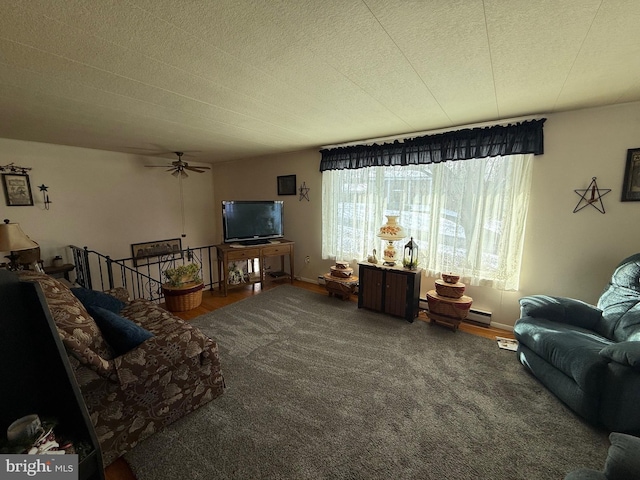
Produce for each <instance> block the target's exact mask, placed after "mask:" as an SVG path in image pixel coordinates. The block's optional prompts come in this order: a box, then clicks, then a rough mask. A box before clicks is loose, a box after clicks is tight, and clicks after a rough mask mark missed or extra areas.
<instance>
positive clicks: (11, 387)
mask: <svg viewBox="0 0 640 480" xmlns="http://www.w3.org/2000/svg"><path fill="white" fill-rule="evenodd" d="M0 311H1V312H2V322H1V323H2V335H0V378H2V396H1V397H0V406H1V407H2V408H0V438H1V439H3V440H6V436H5V435H6V431H7V427H8V426H9V425H10V424H11V423H12V422H13V421H14V420H17V419H18V418H21V417H24V416H25V415H30V414H37V415H38V416H39V417H40V418H41V419H43V420H46V419H50V420H51V419H55V420H56V421H57V426H56V427H55V429H54V433H55V434H56V436H57V437H58V438H60V437H64V438H67V439H69V440H72V441H73V442H74V444H75V445H76V447H79V446H81V445H82V446H84V447H85V448H86V449H87V450H88V451H89V453H88V454H87V455H86V456H81V457H79V464H78V470H79V472H78V473H79V475H78V478H79V479H80V480H88V479H92V480H94V479H104V471H103V464H102V454H101V452H100V446H99V444H98V440H97V437H96V435H95V431H94V429H93V425H92V424H91V420H90V419H89V414H88V412H87V408H86V406H85V404H84V400H83V398H82V395H81V393H80V388H79V387H78V384H77V383H76V379H75V376H74V375H73V372H72V371H71V366H70V365H69V359H68V358H67V353H66V351H65V349H64V346H63V345H62V341H61V340H60V337H59V336H58V333H57V330H56V327H55V324H54V321H53V318H52V317H51V313H50V312H49V308H48V307H47V304H46V300H45V299H44V296H43V294H42V291H41V290H40V286H39V285H37V284H35V283H31V282H21V281H19V280H18V278H17V277H16V276H15V275H14V274H13V273H11V272H8V271H6V270H0Z"/></svg>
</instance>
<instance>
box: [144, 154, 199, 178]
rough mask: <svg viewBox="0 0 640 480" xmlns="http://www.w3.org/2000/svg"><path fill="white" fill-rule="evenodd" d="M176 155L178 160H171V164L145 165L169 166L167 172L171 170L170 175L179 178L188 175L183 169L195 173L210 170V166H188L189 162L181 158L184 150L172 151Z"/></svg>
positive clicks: (155, 166)
mask: <svg viewBox="0 0 640 480" xmlns="http://www.w3.org/2000/svg"><path fill="white" fill-rule="evenodd" d="M173 153H175V154H176V155H177V156H178V160H175V161H173V162H171V165H145V167H151V168H157V167H160V168H167V167H169V169H168V170H167V172H171V175H173V176H174V177H178V176H179V177H180V178H187V177H188V176H189V175H187V172H185V170H189V171H190V172H197V173H204V171H205V170H210V169H211V167H201V166H198V167H190V166H189V164H188V163H187V162H185V161H183V160H182V155H184V152H173Z"/></svg>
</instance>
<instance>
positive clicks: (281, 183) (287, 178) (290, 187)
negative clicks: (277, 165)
mask: <svg viewBox="0 0 640 480" xmlns="http://www.w3.org/2000/svg"><path fill="white" fill-rule="evenodd" d="M295 194H296V176H295V175H282V176H279V177H278V195H295Z"/></svg>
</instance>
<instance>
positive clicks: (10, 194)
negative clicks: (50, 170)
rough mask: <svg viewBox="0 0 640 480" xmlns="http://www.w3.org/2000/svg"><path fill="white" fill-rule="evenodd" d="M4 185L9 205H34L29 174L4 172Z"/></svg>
mask: <svg viewBox="0 0 640 480" xmlns="http://www.w3.org/2000/svg"><path fill="white" fill-rule="evenodd" d="M2 186H3V187H4V197H5V200H6V201H7V205H8V206H9V207H18V206H29V205H33V195H32V194H31V184H30V183H29V175H23V174H20V173H3V174H2Z"/></svg>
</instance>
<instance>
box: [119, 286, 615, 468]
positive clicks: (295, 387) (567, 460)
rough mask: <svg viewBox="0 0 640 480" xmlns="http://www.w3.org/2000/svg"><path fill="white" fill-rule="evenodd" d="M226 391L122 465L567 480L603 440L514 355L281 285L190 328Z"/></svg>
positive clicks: (602, 453) (599, 458)
mask: <svg viewBox="0 0 640 480" xmlns="http://www.w3.org/2000/svg"><path fill="white" fill-rule="evenodd" d="M193 323H194V324H195V325H197V326H198V327H200V328H201V329H202V330H203V331H204V332H206V333H207V334H208V335H209V336H210V337H212V338H214V339H216V340H217V341H218V344H219V346H220V354H221V360H222V367H223V373H224V375H225V379H226V383H227V391H226V392H225V394H224V395H223V396H221V397H220V398H218V399H216V400H214V401H213V402H211V403H209V404H208V405H207V406H205V407H203V408H201V409H199V410H197V411H196V412H194V413H192V414H191V415H189V416H188V417H186V418H183V419H181V420H179V421H177V422H176V423H174V424H173V425H171V426H170V427H168V428H167V429H165V430H164V431H162V432H160V433H158V434H156V435H155V436H153V437H152V438H150V439H148V440H147V441H145V442H144V443H143V444H141V445H139V446H138V447H136V448H135V449H134V450H133V451H132V452H130V453H129V454H127V455H126V457H125V458H126V460H127V461H128V462H129V465H130V466H131V468H132V470H133V471H134V473H135V475H136V477H137V478H138V479H139V480H164V479H167V480H169V479H171V480H173V479H176V478H180V479H185V480H186V479H213V478H220V479H226V478H229V479H231V478H233V479H318V478H324V479H369V478H371V479H396V478H401V479H402V478H404V479H439V480H442V479H456V480H460V479H525V478H526V479H545V480H546V479H562V478H563V477H564V475H565V474H566V473H567V472H569V471H570V470H572V469H575V468H577V467H591V468H597V469H601V468H602V466H603V465H604V460H605V457H606V453H607V449H608V446H609V441H608V436H607V433H606V432H603V431H598V430H595V429H593V428H592V427H590V426H588V425H587V424H585V423H584V422H583V421H582V420H580V419H579V418H578V417H576V416H575V415H574V414H573V413H572V412H571V411H569V410H568V409H567V408H566V407H564V405H563V404H561V403H560V402H559V401H558V400H557V399H556V398H555V397H554V396H553V395H551V394H550V393H549V392H548V391H547V390H546V389H545V388H543V387H542V386H541V385H540V384H539V383H538V382H537V381H536V380H535V379H534V378H533V377H531V376H530V375H529V374H528V373H527V372H526V371H525V370H524V368H523V367H522V366H521V365H520V364H519V363H518V361H517V360H516V356H515V353H514V352H510V351H506V350H500V349H499V348H498V347H497V345H496V342H494V341H492V340H488V339H485V338H481V337H477V336H474V335H470V334H467V333H464V332H461V331H458V332H457V333H453V332H451V331H450V330H448V329H446V328H443V327H440V326H430V325H429V324H427V323H425V322H421V321H416V322H414V323H412V324H410V323H408V322H406V321H404V320H402V319H398V318H394V317H389V316H386V315H382V314H378V313H373V312H369V311H366V310H359V309H358V308H357V306H356V304H355V303H353V302H343V301H341V300H338V299H336V298H335V297H328V296H326V295H320V294H317V293H313V292H309V291H306V290H303V289H299V288H296V287H292V286H288V285H283V286H280V287H277V288H275V289H273V290H269V291H266V292H264V293H261V294H260V295H257V296H255V297H251V298H248V299H245V300H242V301H240V302H238V303H235V304H232V305H229V306H227V307H224V308H222V309H220V310H217V311H215V312H211V313H209V314H206V315H203V316H201V317H198V318H197V319H195V320H194V321H193Z"/></svg>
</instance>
